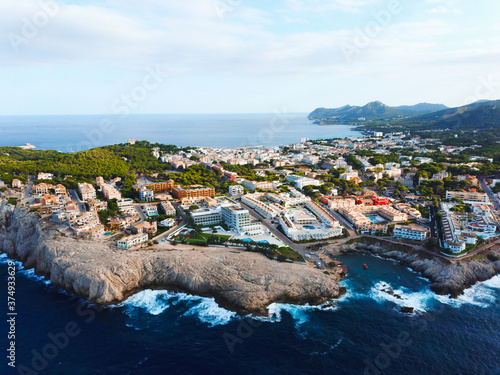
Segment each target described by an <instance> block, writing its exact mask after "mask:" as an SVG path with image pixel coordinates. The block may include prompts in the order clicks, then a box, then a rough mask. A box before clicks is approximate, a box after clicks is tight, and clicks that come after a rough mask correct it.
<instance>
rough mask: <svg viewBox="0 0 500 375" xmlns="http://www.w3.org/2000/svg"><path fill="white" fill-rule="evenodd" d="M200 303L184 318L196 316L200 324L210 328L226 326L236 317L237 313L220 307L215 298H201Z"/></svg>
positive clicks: (185, 314)
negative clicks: (205, 324)
mask: <svg viewBox="0 0 500 375" xmlns="http://www.w3.org/2000/svg"><path fill="white" fill-rule="evenodd" d="M199 300H201V302H200V303H198V304H197V305H195V306H193V307H191V308H190V309H189V310H188V311H187V312H186V313H184V316H190V315H191V316H192V315H195V316H196V317H197V318H198V319H199V320H200V322H202V323H207V324H208V325H209V326H210V327H215V326H219V325H225V324H227V323H229V322H230V321H231V320H232V319H233V318H235V317H236V313H235V312H233V311H229V310H226V309H224V308H222V307H220V306H219V305H218V304H217V302H215V300H214V299H213V298H199Z"/></svg>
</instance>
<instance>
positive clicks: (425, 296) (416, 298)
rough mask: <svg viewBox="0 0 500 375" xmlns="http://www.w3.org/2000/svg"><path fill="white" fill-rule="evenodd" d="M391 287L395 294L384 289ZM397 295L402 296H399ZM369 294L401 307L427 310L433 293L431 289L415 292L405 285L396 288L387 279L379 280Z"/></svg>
mask: <svg viewBox="0 0 500 375" xmlns="http://www.w3.org/2000/svg"><path fill="white" fill-rule="evenodd" d="M389 288H390V289H392V290H393V292H394V295H391V294H389V293H387V292H385V291H383V289H389ZM395 295H398V296H400V297H401V298H397V297H396V296H395ZM369 296H370V297H371V298H373V299H374V300H375V301H378V302H385V301H389V302H392V303H394V304H395V305H397V306H400V307H412V308H413V309H414V310H415V312H425V311H427V309H428V304H429V302H430V300H431V299H432V297H433V293H432V292H431V291H430V290H425V291H421V292H413V291H411V290H410V289H408V288H405V287H400V288H399V289H394V288H393V287H392V286H391V285H390V284H388V283H386V282H385V281H379V282H378V283H376V284H375V285H374V286H373V287H372V288H371V289H370V292H369Z"/></svg>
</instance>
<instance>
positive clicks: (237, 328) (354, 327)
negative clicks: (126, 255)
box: [0, 114, 500, 375]
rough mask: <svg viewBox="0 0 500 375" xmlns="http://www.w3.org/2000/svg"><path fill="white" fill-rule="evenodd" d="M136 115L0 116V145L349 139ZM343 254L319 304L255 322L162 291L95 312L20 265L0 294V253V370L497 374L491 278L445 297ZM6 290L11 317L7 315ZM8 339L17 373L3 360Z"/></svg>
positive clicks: (299, 123) (495, 290) (303, 127)
mask: <svg viewBox="0 0 500 375" xmlns="http://www.w3.org/2000/svg"><path fill="white" fill-rule="evenodd" d="M137 118H141V121H138V122H134V121H133V119H132V116H131V117H129V118H126V119H122V122H121V123H120V124H121V125H120V126H119V130H115V131H113V132H111V133H109V132H107V128H106V127H103V128H101V127H99V126H100V125H99V124H100V121H102V119H99V117H89V116H85V117H81V116H72V117H66V116H60V117H50V118H49V117H25V118H6V117H3V118H1V119H0V131H1V135H2V137H1V141H0V143H1V144H2V145H19V144H24V143H26V142H29V143H32V144H34V145H36V146H38V147H39V148H43V149H58V150H60V151H77V150H78V149H79V147H81V149H86V148H91V147H96V146H99V145H102V144H113V143H118V142H125V141H126V140H127V139H128V138H136V139H138V140H139V139H146V140H150V141H152V142H156V141H158V142H162V143H172V144H177V145H180V146H188V145H191V146H192V145H198V146H210V147H236V146H245V145H258V144H263V145H271V146H272V145H279V144H290V143H294V142H298V141H300V138H303V137H308V138H311V139H314V138H320V139H323V138H332V137H338V138H343V137H352V136H357V135H359V134H357V133H356V131H355V130H353V129H352V127H320V126H316V125H314V124H312V123H310V122H309V121H308V120H307V119H306V118H305V116H303V115H302V116H297V117H293V118H289V119H288V120H289V123H288V124H287V126H286V127H284V128H283V127H280V126H279V121H284V120H280V119H279V115H278V114H273V115H249V116H242V115H234V116H232V115H223V116H220V115H219V116H215V115H214V116H203V117H202V116H197V115H196V116H194V115H191V116H187V117H182V116H180V117H179V116H174V115H168V116H143V117H140V116H138V117H137ZM89 119H92V121H89ZM273 121H275V122H273ZM116 124H118V122H116ZM126 124H128V125H126ZM131 124H133V125H131ZM101 125H102V124H101ZM96 129H97V130H98V131H101V132H102V135H101V136H99V134H98V133H97V130H96ZM103 129H104V130H103ZM266 129H267V130H266ZM105 131H106V132H107V133H106V132H105ZM92 132H94V133H92ZM89 134H94V137H95V138H94V140H93V141H89V138H88V137H87V135H89ZM259 134H266V136H262V138H259V137H260V135H259ZM266 137H267V138H266ZM87 141H88V142H94V143H91V144H90V143H89V144H85V143H84V142H87ZM67 147H70V148H71V149H67ZM339 260H340V261H342V262H343V263H344V264H346V265H347V267H348V271H349V273H348V275H347V277H346V278H345V279H344V280H343V281H342V285H343V286H345V288H346V289H347V293H346V294H344V295H343V296H342V297H340V298H339V299H338V300H334V301H332V303H328V304H325V305H323V306H294V305H287V304H278V303H275V304H272V305H271V306H270V307H269V311H270V316H269V317H266V318H262V317H256V316H251V315H247V316H239V315H237V314H236V313H234V312H231V311H228V310H226V309H224V308H222V307H220V306H218V304H217V303H216V302H215V301H214V300H213V299H211V298H202V297H198V296H193V295H189V294H186V293H178V292H174V291H167V290H146V291H142V292H140V293H137V294H135V295H133V296H131V297H130V298H128V299H127V300H126V301H124V302H123V303H120V304H117V305H115V306H108V307H104V308H102V307H98V306H94V305H91V304H89V303H87V302H86V301H84V300H82V299H80V298H77V297H75V296H72V295H71V294H68V293H66V292H65V291H63V290H61V289H59V288H57V287H56V286H54V285H52V284H51V282H50V281H49V280H46V279H44V278H43V277H41V276H37V275H36V274H35V272H34V270H33V269H25V268H24V267H23V266H22V264H21V263H19V262H15V267H16V285H15V292H12V291H11V294H10V295H9V290H8V276H9V275H8V272H9V270H8V263H9V259H8V258H7V256H6V255H5V254H3V255H0V314H1V315H3V316H2V318H1V319H0V336H1V337H2V339H1V340H0V343H2V346H1V353H3V354H2V355H0V374H2V375H3V374H29V375H37V374H43V375H100V374H103V375H115V374H116V375H163V374H172V375H173V374H203V375H205V374H214V375H220V374H222V375H225V374H264V375H271V374H273V375H274V374H283V375H288V374H360V375H361V374H363V375H381V374H394V375H413V374H415V375H416V374H426V375H427V374H431V375H435V374H436V375H437V374H450V375H476V374H477V375H490V374H493V375H495V374H500V362H499V360H498V358H499V355H500V303H499V298H500V276H496V277H494V278H493V279H491V280H489V281H486V282H481V283H477V284H476V285H474V286H473V287H471V288H470V289H467V290H466V291H465V293H464V294H463V295H462V296H460V297H459V298H458V299H450V298H449V297H448V296H438V295H436V294H434V293H433V292H432V291H431V289H430V282H429V281H428V280H426V279H425V278H423V277H421V275H419V274H418V273H415V272H412V271H411V270H410V269H408V268H406V267H405V266H403V265H401V264H398V263H396V262H393V261H389V260H385V259H381V258H377V257H374V256H372V255H369V254H364V253H359V254H358V253H357V254H350V255H343V256H341V257H340V258H339ZM363 264H367V265H368V269H366V270H365V269H364V268H363ZM388 288H391V289H392V290H394V292H395V294H397V295H398V296H400V298H398V297H395V296H393V295H391V294H389V293H387V292H385V291H384V290H387V289H388ZM12 296H13V298H15V312H16V314H17V315H15V324H11V322H8V319H11V318H12V316H8V315H7V313H8V297H12ZM11 301H12V300H11ZM402 307H412V308H413V309H414V312H415V313H414V314H405V313H403V312H401V308H402ZM9 333H12V334H14V335H15V338H12V339H9V338H8V335H9ZM10 341H14V348H15V358H14V360H15V365H16V367H15V368H13V367H10V366H9V362H11V361H12V358H10V359H9V358H7V356H8V355H9V349H10ZM11 363H12V362H11Z"/></svg>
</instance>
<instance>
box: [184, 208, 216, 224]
mask: <svg viewBox="0 0 500 375" xmlns="http://www.w3.org/2000/svg"><path fill="white" fill-rule="evenodd" d="M220 211H221V210H220V207H212V208H202V209H200V210H196V211H193V212H191V217H192V218H193V221H194V223H195V224H196V225H201V226H209V225H215V224H220V222H221V221H222V215H221V212H220Z"/></svg>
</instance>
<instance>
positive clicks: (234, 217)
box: [221, 206, 264, 236]
mask: <svg viewBox="0 0 500 375" xmlns="http://www.w3.org/2000/svg"><path fill="white" fill-rule="evenodd" d="M221 215H222V219H223V220H224V222H225V223H226V225H227V226H228V227H229V228H231V229H232V230H234V231H236V232H238V233H239V234H240V235H241V234H246V235H250V236H256V235H261V234H263V233H264V228H263V226H262V224H261V223H258V222H252V219H251V217H250V212H248V210H247V209H244V208H240V207H234V206H233V207H221Z"/></svg>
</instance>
